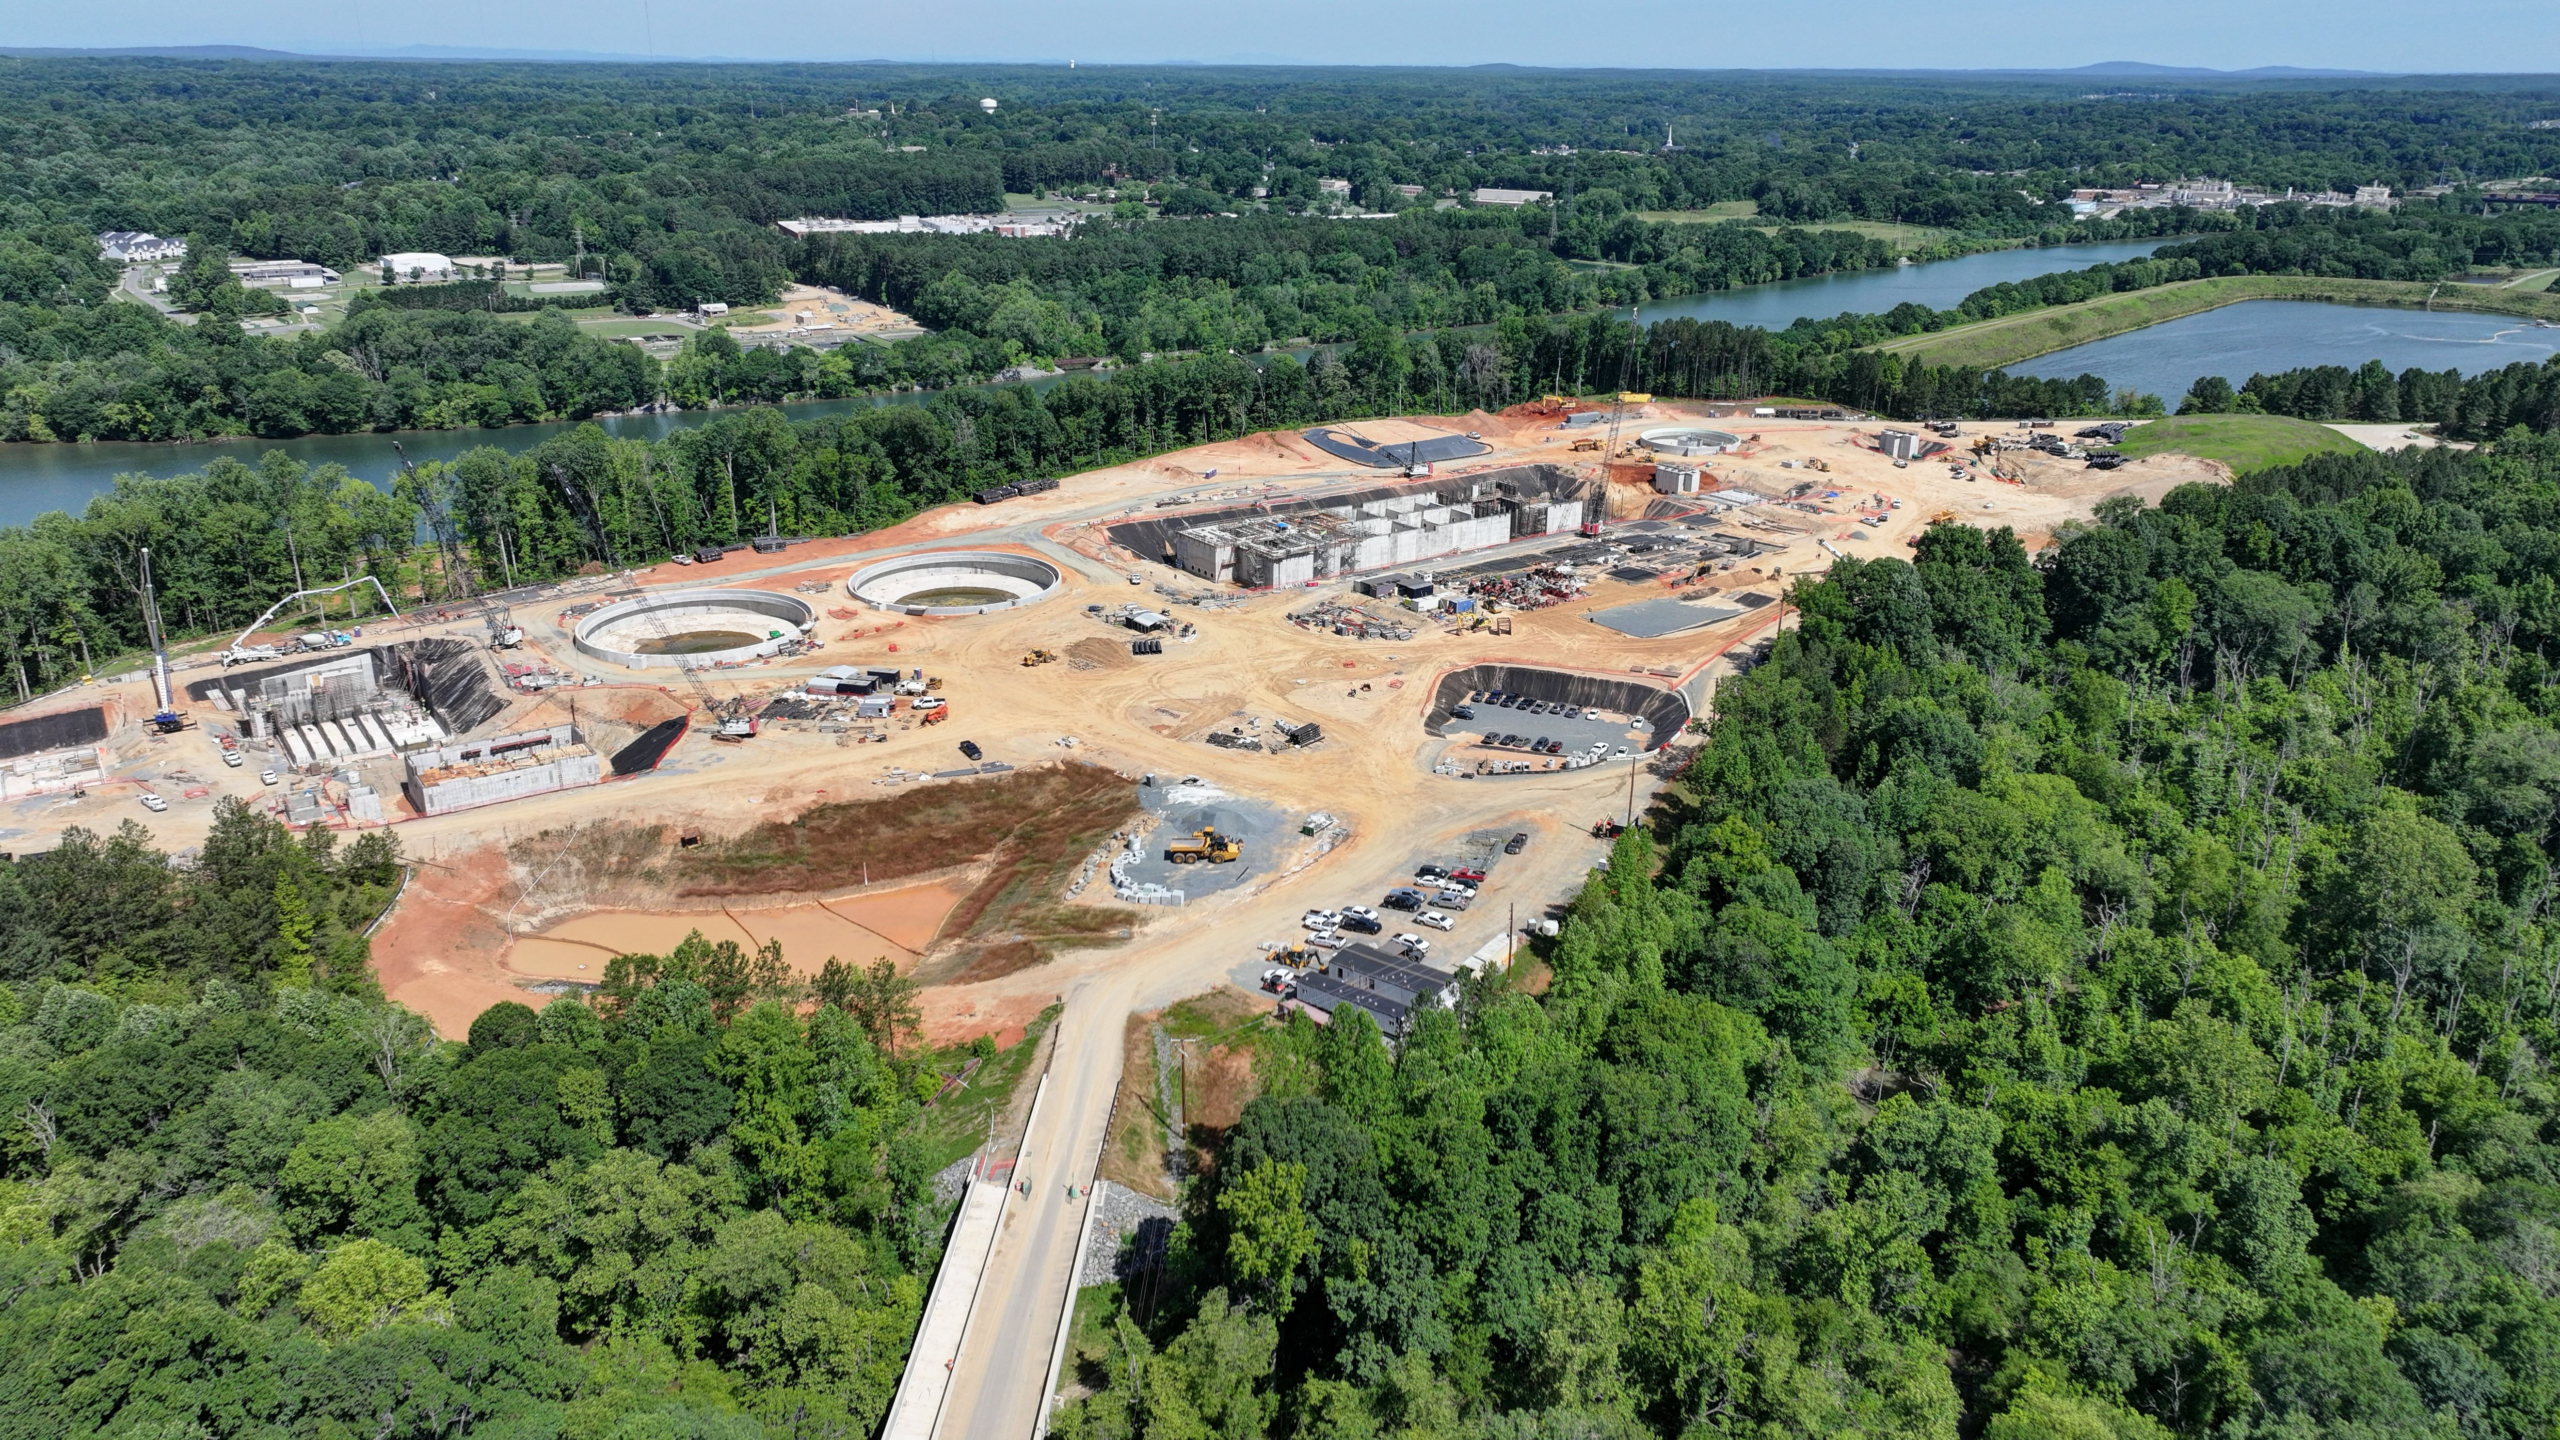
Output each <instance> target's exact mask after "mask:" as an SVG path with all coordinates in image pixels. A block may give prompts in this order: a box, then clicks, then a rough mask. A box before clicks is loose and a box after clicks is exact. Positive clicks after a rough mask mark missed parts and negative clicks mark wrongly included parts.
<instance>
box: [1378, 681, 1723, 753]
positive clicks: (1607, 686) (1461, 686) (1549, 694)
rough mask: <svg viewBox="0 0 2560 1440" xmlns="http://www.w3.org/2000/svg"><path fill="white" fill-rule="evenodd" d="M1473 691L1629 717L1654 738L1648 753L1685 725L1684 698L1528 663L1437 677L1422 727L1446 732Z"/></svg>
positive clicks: (1635, 683)
mask: <svg viewBox="0 0 2560 1440" xmlns="http://www.w3.org/2000/svg"><path fill="white" fill-rule="evenodd" d="M1478 690H1500V691H1502V692H1503V693H1505V694H1509V695H1526V696H1528V697H1529V698H1530V699H1532V700H1547V701H1552V702H1554V703H1556V704H1559V705H1570V706H1573V707H1574V708H1576V709H1599V710H1614V711H1618V712H1621V713H1623V714H1628V715H1633V716H1635V717H1637V718H1638V719H1641V720H1643V721H1644V722H1645V724H1646V725H1648V726H1650V727H1652V735H1653V739H1652V740H1651V741H1650V742H1649V743H1648V744H1647V745H1646V747H1645V748H1646V749H1648V750H1659V749H1661V748H1662V747H1663V746H1665V745H1668V744H1670V743H1671V742H1672V740H1674V739H1675V738H1677V737H1678V736H1679V734H1680V732H1681V731H1683V730H1685V729H1687V728H1688V726H1689V700H1688V697H1687V696H1685V695H1682V694H1681V693H1680V692H1679V691H1677V690H1667V689H1664V688H1663V687H1662V686H1660V685H1653V684H1648V683H1646V682H1644V681H1642V680H1621V679H1617V678H1614V677H1611V676H1605V675H1577V674H1575V673H1574V672H1572V671H1570V670H1542V669H1538V668H1536V667H1534V666H1529V665H1469V666H1467V667H1466V668H1465V669H1463V670H1452V671H1450V672H1449V673H1448V674H1446V675H1443V676H1441V677H1440V688H1439V689H1437V690H1435V691H1433V692H1432V695H1431V713H1430V714H1428V715H1426V716H1424V717H1423V721H1422V728H1423V729H1425V730H1427V731H1429V732H1430V733H1431V734H1433V735H1435V736H1438V735H1445V734H1447V733H1448V724H1449V711H1450V710H1451V709H1452V708H1454V707H1456V706H1459V705H1464V704H1465V703H1467V696H1468V695H1470V694H1472V693H1474V692H1476V691H1478Z"/></svg>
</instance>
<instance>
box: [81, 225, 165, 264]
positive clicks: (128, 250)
mask: <svg viewBox="0 0 2560 1440" xmlns="http://www.w3.org/2000/svg"><path fill="white" fill-rule="evenodd" d="M186 253H187V242H186V241H184V240H164V239H162V238H161V237H159V236H157V235H154V234H152V233H151V232H150V231H148V230H107V231H103V232H101V233H100V234H99V236H98V254H99V256H100V257H101V258H103V259H107V260H113V261H115V262H117V263H118V264H123V265H140V264H143V263H145V262H147V261H152V260H181V259H184V258H186Z"/></svg>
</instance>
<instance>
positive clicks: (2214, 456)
mask: <svg viewBox="0 0 2560 1440" xmlns="http://www.w3.org/2000/svg"><path fill="white" fill-rule="evenodd" d="M2116 448H2117V449H2118V450H2120V451H2122V452H2123V453H2124V454H2126V455H2129V456H2131V457H2133V458H2134V459H2137V460H2139V459H2141V458H2143V457H2144V456H2147V455H2193V456H2195V457H2196V458H2198V459H2200V460H2219V461H2221V462H2222V463H2223V464H2225V465H2228V466H2230V467H2231V468H2232V470H2233V471H2234V472H2242V471H2249V470H2263V469H2265V468H2267V467H2268V466H2270V465H2292V464H2297V463H2299V462H2300V461H2301V460H2302V459H2303V458H2304V457H2305V456H2309V455H2319V454H2324V453H2331V452H2334V453H2337V454H2342V455H2343V454H2350V453H2353V452H2355V451H2358V450H2362V449H2363V448H2364V447H2363V446H2361V445H2359V444H2357V443H2356V442H2355V441H2353V440H2350V439H2348V438H2347V437H2346V436H2344V435H2341V434H2339V433H2338V432H2337V431H2335V430H2332V429H2330V428H2329V427H2328V426H2326V425H2315V424H2313V423H2312V422H2310V421H2308V420H2295V419H2292V418H2291V417H2289V416H2284V415H2178V416H2172V417H2171V418H2169V419H2166V420H2153V421H2150V422H2149V423H2147V424H2142V425H2137V426H2135V427H2134V428H2132V429H2131V430H2128V431H2126V432H2125V437H2124V439H2123V441H2122V442H2121V443H2119V444H2118V445H2117V446H2116Z"/></svg>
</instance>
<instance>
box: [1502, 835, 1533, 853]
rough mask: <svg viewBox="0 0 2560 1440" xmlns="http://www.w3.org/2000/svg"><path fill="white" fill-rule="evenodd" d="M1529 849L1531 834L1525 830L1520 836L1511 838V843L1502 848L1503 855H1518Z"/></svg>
mask: <svg viewBox="0 0 2560 1440" xmlns="http://www.w3.org/2000/svg"><path fill="white" fill-rule="evenodd" d="M1528 848H1529V832H1528V831H1526V830H1523V831H1521V832H1520V833H1519V834H1517V835H1514V836H1512V837H1511V843H1510V844H1508V845H1505V846H1503V847H1502V853H1503V854H1505V855H1517V854H1519V853H1520V852H1521V851H1523V850H1526V849H1528Z"/></svg>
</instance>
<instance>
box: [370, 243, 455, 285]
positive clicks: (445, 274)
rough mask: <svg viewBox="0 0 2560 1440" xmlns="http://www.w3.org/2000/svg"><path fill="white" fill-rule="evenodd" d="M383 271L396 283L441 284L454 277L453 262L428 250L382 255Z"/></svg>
mask: <svg viewBox="0 0 2560 1440" xmlns="http://www.w3.org/2000/svg"><path fill="white" fill-rule="evenodd" d="M382 273H383V275H384V276H385V277H386V278H387V279H389V280H390V282H391V283H392V284H394V285H441V284H444V283H445V282H447V281H449V280H451V279H453V278H454V274H455V271H454V268H453V262H452V261H451V260H449V259H447V258H445V257H444V256H442V255H438V254H435V253H433V252H432V251H426V250H403V251H401V252H400V253H399V254H397V255H385V256H383V257H382Z"/></svg>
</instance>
